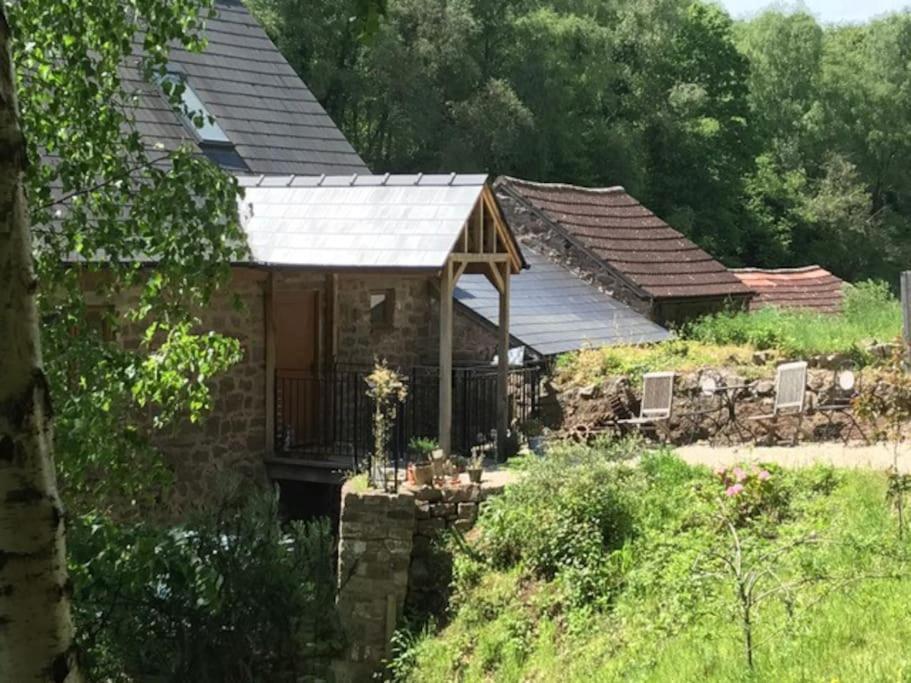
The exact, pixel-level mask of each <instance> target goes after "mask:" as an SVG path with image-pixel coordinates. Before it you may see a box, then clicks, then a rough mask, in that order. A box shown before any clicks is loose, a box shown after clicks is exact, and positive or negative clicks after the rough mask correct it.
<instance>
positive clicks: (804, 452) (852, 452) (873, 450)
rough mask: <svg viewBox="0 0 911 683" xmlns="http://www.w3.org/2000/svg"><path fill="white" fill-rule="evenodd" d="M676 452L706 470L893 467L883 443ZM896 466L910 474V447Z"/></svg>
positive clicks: (694, 448) (687, 448)
mask: <svg viewBox="0 0 911 683" xmlns="http://www.w3.org/2000/svg"><path fill="white" fill-rule="evenodd" d="M677 453H678V454H679V455H680V457H682V458H683V459H684V460H686V461H687V462H688V463H691V464H694V465H696V464H698V465H708V466H709V467H716V466H718V465H722V466H725V465H732V464H734V463H741V462H747V463H752V462H771V463H776V464H778V465H782V466H783V467H806V466H808V465H813V464H815V463H826V464H829V465H834V466H835V467H846V468H870V469H876V470H885V469H887V468H888V467H891V466H892V447H891V446H887V445H885V444H876V445H874V446H845V445H843V444H841V443H808V444H803V445H800V446H793V447H767V446H749V445H745V446H721V447H713V446H708V445H702V444H696V445H692V446H682V447H680V448H678V449H677ZM898 464H899V470H901V471H902V472H909V473H911V448H909V447H908V446H907V445H906V446H905V447H903V448H902V450H901V451H900V455H899V459H898Z"/></svg>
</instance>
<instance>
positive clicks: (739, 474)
mask: <svg viewBox="0 0 911 683" xmlns="http://www.w3.org/2000/svg"><path fill="white" fill-rule="evenodd" d="M746 478H747V473H746V472H744V471H743V470H742V469H740V468H739V467H735V468H734V479H736V480H737V481H738V482H740V481H744V480H745V479H746ZM741 488H743V487H741Z"/></svg>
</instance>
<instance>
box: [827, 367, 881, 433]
mask: <svg viewBox="0 0 911 683" xmlns="http://www.w3.org/2000/svg"><path fill="white" fill-rule="evenodd" d="M858 393H859V391H858V381H857V377H856V376H855V375H854V372H853V371H852V370H850V369H848V368H843V369H841V370H836V371H835V376H834V377H833V382H832V392H831V393H830V394H829V395H828V396H827V397H826V399H825V401H824V402H823V403H822V404H821V405H818V406H816V408H815V411H814V412H817V413H820V414H821V415H822V416H823V417H825V418H826V421H827V423H826V426H825V431H826V433H827V434H828V435H838V436H840V437H841V440H842V441H843V442H844V443H845V445H847V444H848V442H849V440H850V438H851V429H850V427H851V426H852V425H853V427H854V428H855V429H856V430H857V433H858V434H860V436H861V438H862V439H863V440H864V442H865V443H869V442H870V440H869V439H868V438H867V435H866V433H865V432H864V430H863V427H861V425H860V423H859V422H858V421H857V416H855V415H854V398H855V397H856V396H857V395H858ZM838 415H843V416H844V418H845V419H846V420H847V421H848V422H850V425H848V428H847V429H839V427H838V425H837V424H836V421H835V418H836V416H838Z"/></svg>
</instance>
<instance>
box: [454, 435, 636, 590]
mask: <svg viewBox="0 0 911 683" xmlns="http://www.w3.org/2000/svg"><path fill="white" fill-rule="evenodd" d="M633 447H634V446H632V445H627V444H624V445H623V446H621V447H614V448H612V449H607V450H604V449H603V448H600V447H598V448H588V447H579V446H572V447H567V446H562V447H555V448H553V449H552V450H551V451H550V452H549V453H548V457H547V459H545V460H540V459H531V460H528V461H526V462H525V463H524V466H525V476H524V477H523V479H522V480H521V481H520V482H518V483H517V484H515V485H513V486H511V487H509V488H508V489H507V490H506V492H505V493H504V494H503V495H502V496H499V497H497V498H495V499H493V500H491V501H490V503H489V504H488V506H487V507H486V508H485V510H484V512H483V514H482V516H481V520H480V523H479V526H480V529H481V537H480V541H479V544H478V545H477V550H478V552H479V553H480V555H481V556H482V557H483V558H484V560H485V561H486V562H487V563H488V564H489V565H492V566H494V567H498V568H509V567H513V566H517V565H520V566H522V567H524V568H525V570H526V571H528V572H529V573H530V574H531V575H533V576H535V577H539V578H543V579H547V580H550V579H554V578H557V577H559V576H563V577H564V578H565V577H570V576H571V577H572V580H570V581H564V583H565V585H566V586H567V587H568V588H571V593H572V594H571V595H570V596H569V599H571V600H572V601H574V602H578V603H580V604H581V603H582V602H585V601H588V600H594V601H597V600H602V599H605V598H606V597H608V596H609V595H610V593H611V592H612V590H613V588H614V586H615V585H616V582H617V573H616V571H615V568H616V567H615V563H614V562H613V561H612V560H611V556H612V554H613V553H615V552H616V551H618V550H620V549H621V548H622V547H623V546H624V544H625V543H626V541H627V540H628V539H629V538H630V537H631V536H632V535H633V534H634V523H633V520H634V515H633V508H634V500H635V490H636V488H637V486H638V484H637V482H636V479H637V476H636V474H635V471H634V470H633V469H632V468H630V467H627V466H625V465H623V464H622V463H619V462H618V461H621V460H624V459H626V458H628V457H629V455H630V453H629V449H630V448H633ZM635 447H638V444H636V446H635ZM459 573H461V575H463V576H464V577H465V578H468V577H476V576H477V568H476V567H474V566H470V565H466V566H465V567H463V568H462V570H461V572H458V571H457V574H459Z"/></svg>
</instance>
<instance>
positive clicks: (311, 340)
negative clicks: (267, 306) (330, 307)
mask: <svg viewBox="0 0 911 683" xmlns="http://www.w3.org/2000/svg"><path fill="white" fill-rule="evenodd" d="M272 306H273V320H274V321H275V322H274V324H275V370H276V406H275V416H276V421H277V427H278V429H277V432H278V434H277V437H278V438H277V441H276V446H277V447H279V448H289V447H290V448H304V447H307V446H312V445H314V444H315V443H317V442H318V441H319V424H320V419H319V408H320V405H319V398H320V376H319V357H320V348H319V340H320V297H319V292H317V291H291V292H276V293H275V294H274V295H273V298H272Z"/></svg>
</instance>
